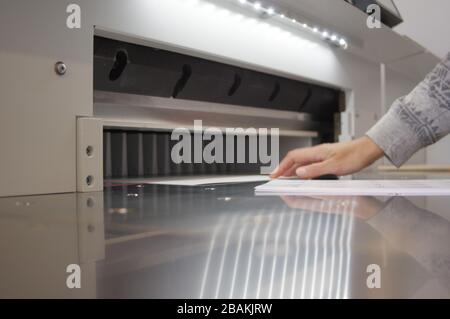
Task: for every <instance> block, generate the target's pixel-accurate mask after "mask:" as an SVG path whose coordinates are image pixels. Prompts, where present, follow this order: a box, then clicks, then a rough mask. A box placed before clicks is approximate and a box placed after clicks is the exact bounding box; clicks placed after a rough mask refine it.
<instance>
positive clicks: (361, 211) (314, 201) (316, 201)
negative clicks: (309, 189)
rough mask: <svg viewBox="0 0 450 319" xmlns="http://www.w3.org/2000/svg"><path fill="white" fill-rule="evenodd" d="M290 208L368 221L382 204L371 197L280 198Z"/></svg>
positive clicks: (379, 209)
mask: <svg viewBox="0 0 450 319" xmlns="http://www.w3.org/2000/svg"><path fill="white" fill-rule="evenodd" d="M281 199H282V200H283V201H284V202H285V203H286V205H288V206H289V207H290V208H294V209H301V210H311V211H316V212H318V213H328V214H348V213H352V214H353V215H354V216H355V217H357V218H359V219H362V220H368V219H370V218H372V217H373V216H375V215H377V214H378V213H379V212H380V211H381V210H382V209H383V207H384V203H383V202H382V201H380V200H379V199H377V198H375V197H371V196H315V197H305V196H281Z"/></svg>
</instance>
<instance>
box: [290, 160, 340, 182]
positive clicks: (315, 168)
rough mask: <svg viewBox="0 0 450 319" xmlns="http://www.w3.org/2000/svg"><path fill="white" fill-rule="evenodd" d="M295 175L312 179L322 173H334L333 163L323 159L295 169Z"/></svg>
mask: <svg viewBox="0 0 450 319" xmlns="http://www.w3.org/2000/svg"><path fill="white" fill-rule="evenodd" d="M295 173H296V175H297V176H298V177H300V178H303V179H312V178H316V177H319V176H322V175H327V174H332V173H334V169H333V165H332V163H331V162H330V161H324V162H320V163H315V164H311V165H307V166H301V167H299V168H297V169H296V171H295Z"/></svg>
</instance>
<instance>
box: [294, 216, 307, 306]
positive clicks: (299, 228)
mask: <svg viewBox="0 0 450 319" xmlns="http://www.w3.org/2000/svg"><path fill="white" fill-rule="evenodd" d="M304 216H305V213H304V212H301V216H300V218H299V221H298V226H297V234H296V236H295V248H296V250H295V258H294V276H293V279H292V286H291V299H293V298H294V297H295V286H296V284H297V273H298V271H297V268H298V257H299V254H300V236H301V234H302V230H303V218H304Z"/></svg>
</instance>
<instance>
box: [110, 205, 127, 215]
mask: <svg viewBox="0 0 450 319" xmlns="http://www.w3.org/2000/svg"><path fill="white" fill-rule="evenodd" d="M108 212H109V213H110V214H120V215H126V214H128V208H125V207H122V208H110V209H109V210H108Z"/></svg>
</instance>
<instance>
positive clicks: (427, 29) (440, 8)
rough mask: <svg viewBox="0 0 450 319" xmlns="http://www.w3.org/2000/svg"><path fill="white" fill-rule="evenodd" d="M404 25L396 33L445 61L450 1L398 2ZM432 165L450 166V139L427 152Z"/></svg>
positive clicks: (448, 45) (404, 0) (398, 0)
mask: <svg viewBox="0 0 450 319" xmlns="http://www.w3.org/2000/svg"><path fill="white" fill-rule="evenodd" d="M394 1H395V3H396V5H397V7H398V9H399V11H400V13H401V15H402V16H403V19H404V22H403V23H402V24H400V25H399V26H398V27H396V29H395V30H396V31H397V32H399V33H400V34H404V35H406V36H408V37H410V38H411V39H413V40H415V41H416V42H418V43H419V44H421V45H422V46H423V47H425V48H427V49H428V50H429V51H430V52H432V53H433V54H435V55H436V56H438V57H440V58H442V57H444V56H445V55H446V54H447V52H449V51H450V38H449V32H450V19H449V18H448V13H449V12H450V1H449V0H394ZM426 161H427V163H428V164H446V163H447V164H448V163H450V136H447V137H446V138H444V139H442V140H441V141H439V142H438V143H436V144H434V145H433V146H430V147H428V148H427V149H426Z"/></svg>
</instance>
